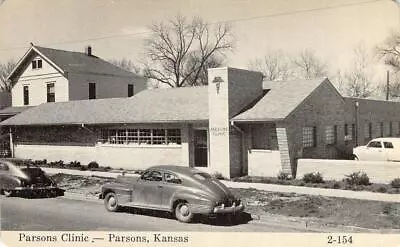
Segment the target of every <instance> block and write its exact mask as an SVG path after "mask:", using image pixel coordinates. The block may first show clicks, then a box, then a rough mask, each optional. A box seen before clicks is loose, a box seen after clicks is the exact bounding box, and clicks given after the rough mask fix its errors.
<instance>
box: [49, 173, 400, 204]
mask: <svg viewBox="0 0 400 247" xmlns="http://www.w3.org/2000/svg"><path fill="white" fill-rule="evenodd" d="M42 169H43V170H44V171H45V172H46V173H49V174H55V173H66V174H71V175H80V176H99V177H112V178H115V177H117V176H118V175H121V174H122V173H121V172H99V171H78V170H70V169H57V168H42ZM127 175H129V176H139V175H138V174H130V173H127ZM221 182H222V183H224V184H225V185H226V186H228V187H231V188H242V189H257V190H265V191H272V192H283V193H296V194H306V195H320V196H329V197H343V198H350V199H359V200H371V201H384V202H397V203H400V194H387V193H375V192H369V191H351V190H338V189H323V188H310V187H301V186H291V185H279V184H262V183H244V182H232V181H225V180H221Z"/></svg>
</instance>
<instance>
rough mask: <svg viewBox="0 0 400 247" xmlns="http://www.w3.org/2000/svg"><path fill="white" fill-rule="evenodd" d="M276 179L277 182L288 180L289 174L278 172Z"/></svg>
mask: <svg viewBox="0 0 400 247" xmlns="http://www.w3.org/2000/svg"><path fill="white" fill-rule="evenodd" d="M277 178H278V179H279V180H290V174H289V173H287V172H283V171H280V172H279V173H278V176H277Z"/></svg>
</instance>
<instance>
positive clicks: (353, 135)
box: [351, 124, 356, 140]
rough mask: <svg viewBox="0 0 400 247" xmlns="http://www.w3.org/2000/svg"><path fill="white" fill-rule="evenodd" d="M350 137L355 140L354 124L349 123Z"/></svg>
mask: <svg viewBox="0 0 400 247" xmlns="http://www.w3.org/2000/svg"><path fill="white" fill-rule="evenodd" d="M351 139H352V140H355V139H356V125H355V124H351Z"/></svg>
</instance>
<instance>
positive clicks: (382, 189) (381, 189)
mask: <svg viewBox="0 0 400 247" xmlns="http://www.w3.org/2000/svg"><path fill="white" fill-rule="evenodd" d="M378 192H381V193H386V192H387V188H386V187H385V186H379V188H378Z"/></svg>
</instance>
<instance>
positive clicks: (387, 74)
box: [386, 70, 390, 101]
mask: <svg viewBox="0 0 400 247" xmlns="http://www.w3.org/2000/svg"><path fill="white" fill-rule="evenodd" d="M389 90H390V86H389V70H387V71H386V101H388V100H389Z"/></svg>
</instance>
